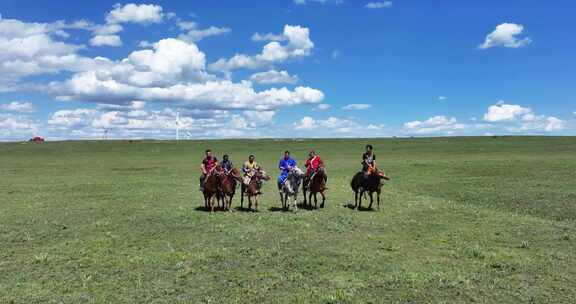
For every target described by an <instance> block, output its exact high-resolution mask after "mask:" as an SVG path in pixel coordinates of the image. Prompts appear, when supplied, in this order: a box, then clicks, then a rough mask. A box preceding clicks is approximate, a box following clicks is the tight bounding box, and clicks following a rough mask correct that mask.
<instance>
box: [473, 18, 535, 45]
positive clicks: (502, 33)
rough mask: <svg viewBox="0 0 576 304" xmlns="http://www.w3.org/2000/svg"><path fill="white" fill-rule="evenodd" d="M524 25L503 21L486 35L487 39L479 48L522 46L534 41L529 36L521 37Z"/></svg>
mask: <svg viewBox="0 0 576 304" xmlns="http://www.w3.org/2000/svg"><path fill="white" fill-rule="evenodd" d="M523 31H524V26H522V25H520V24H515V23H502V24H500V25H498V26H497V27H496V29H495V30H494V31H493V32H492V33H490V34H488V36H486V40H485V41H484V43H482V44H481V45H480V46H478V48H480V49H482V50H485V49H489V48H492V47H505V48H521V47H524V46H527V45H528V44H530V43H531V42H532V39H530V38H529V37H525V38H520V37H518V36H520V35H521V34H522V32H523Z"/></svg>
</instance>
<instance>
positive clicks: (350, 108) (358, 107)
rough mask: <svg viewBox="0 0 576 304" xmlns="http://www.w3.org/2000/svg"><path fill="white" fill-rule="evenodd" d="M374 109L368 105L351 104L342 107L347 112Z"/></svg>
mask: <svg viewBox="0 0 576 304" xmlns="http://www.w3.org/2000/svg"><path fill="white" fill-rule="evenodd" d="M371 107H372V105H370V104H366V103H351V104H348V105H345V106H343V107H342V110H346V111H356V110H368V109H370V108H371Z"/></svg>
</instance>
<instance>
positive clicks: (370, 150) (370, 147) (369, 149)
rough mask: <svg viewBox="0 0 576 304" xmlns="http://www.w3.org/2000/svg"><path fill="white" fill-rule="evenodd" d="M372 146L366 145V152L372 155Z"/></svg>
mask: <svg viewBox="0 0 576 304" xmlns="http://www.w3.org/2000/svg"><path fill="white" fill-rule="evenodd" d="M372 149H373V148H372V145H366V152H368V153H372Z"/></svg>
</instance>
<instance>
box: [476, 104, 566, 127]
mask: <svg viewBox="0 0 576 304" xmlns="http://www.w3.org/2000/svg"><path fill="white" fill-rule="evenodd" d="M484 120H485V121H487V122H496V123H502V124H505V125H504V128H505V129H506V130H508V131H512V132H526V131H537V132H538V131H545V132H555V131H562V130H564V129H566V128H567V125H566V122H565V121H563V120H561V119H559V118H556V117H554V116H545V115H539V114H536V113H535V112H534V111H533V110H532V109H530V108H526V107H522V106H520V105H513V104H506V103H505V102H504V101H500V102H498V103H497V104H495V105H491V106H489V107H488V111H487V112H486V113H485V114H484Z"/></svg>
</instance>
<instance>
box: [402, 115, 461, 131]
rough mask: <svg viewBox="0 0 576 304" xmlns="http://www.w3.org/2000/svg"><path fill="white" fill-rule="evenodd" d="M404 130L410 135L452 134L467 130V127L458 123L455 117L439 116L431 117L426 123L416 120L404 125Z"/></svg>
mask: <svg viewBox="0 0 576 304" xmlns="http://www.w3.org/2000/svg"><path fill="white" fill-rule="evenodd" d="M404 128H405V129H406V130H408V131H409V133H416V134H433V133H445V134H451V133H453V132H455V131H462V130H464V129H466V125H464V124H461V123H458V121H457V120H456V118H454V117H446V116H444V115H439V116H434V117H431V118H429V119H427V120H425V121H419V120H415V121H411V122H407V123H405V124H404Z"/></svg>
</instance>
